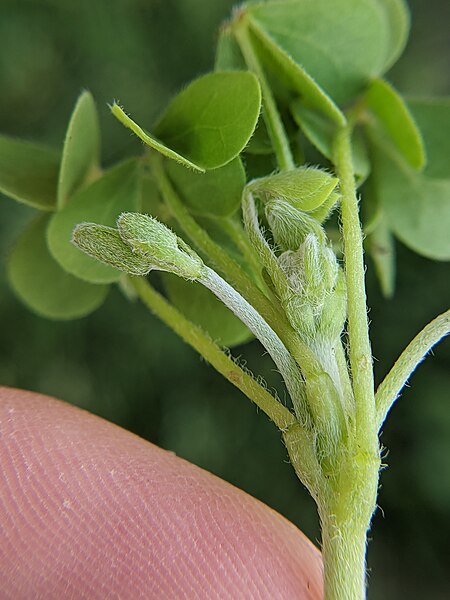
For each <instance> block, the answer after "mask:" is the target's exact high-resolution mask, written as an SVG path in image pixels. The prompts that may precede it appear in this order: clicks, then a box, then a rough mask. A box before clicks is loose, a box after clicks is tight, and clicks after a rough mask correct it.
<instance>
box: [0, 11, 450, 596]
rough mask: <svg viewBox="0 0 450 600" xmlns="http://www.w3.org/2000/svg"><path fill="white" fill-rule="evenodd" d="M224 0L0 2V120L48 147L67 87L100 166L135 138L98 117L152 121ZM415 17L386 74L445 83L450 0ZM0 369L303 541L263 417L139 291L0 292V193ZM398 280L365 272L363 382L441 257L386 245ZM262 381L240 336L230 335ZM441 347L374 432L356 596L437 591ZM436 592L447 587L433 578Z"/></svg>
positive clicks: (444, 409)
mask: <svg viewBox="0 0 450 600" xmlns="http://www.w3.org/2000/svg"><path fill="white" fill-rule="evenodd" d="M232 5H233V2H232V1H229V0H228V1H227V0H145V1H144V0H129V1H119V0H108V1H103V0H95V1H93V0H89V1H87V0H80V1H78V2H75V1H73V2H71V1H69V0H65V1H64V0H47V1H45V0H42V1H40V2H38V1H32V0H28V1H27V0H11V1H8V0H0V90H1V94H0V131H1V132H3V133H8V134H11V135H16V136H21V137H25V138H28V139H32V140H43V141H46V142H48V143H50V144H52V145H54V146H55V147H59V146H60V145H61V142H62V139H63V136H64V130H65V125H66V123H67V119H68V117H69V115H70V112H71V109H72V106H73V104H74V102H75V99H76V97H77V96H78V94H79V92H80V90H81V89H83V88H88V89H90V90H91V91H92V92H93V94H94V96H95V98H96V101H97V103H98V107H99V111H100V118H101V126H102V133H103V163H104V165H108V164H110V163H111V162H113V161H116V160H118V159H119V158H121V157H123V156H125V155H129V154H131V153H136V152H137V151H139V150H140V147H139V143H138V142H137V141H136V140H134V139H133V138H131V137H130V135H129V134H128V132H127V131H126V130H125V129H124V128H123V127H121V126H120V125H119V124H118V123H117V122H116V121H115V120H114V119H113V118H112V117H111V116H110V114H109V111H108V107H107V103H110V102H111V101H112V100H113V99H118V100H120V102H122V103H123V104H124V105H125V106H126V107H127V109H128V110H130V111H131V112H132V114H133V115H134V117H135V118H136V120H137V121H138V122H142V123H143V124H147V125H150V124H151V123H152V121H153V120H154V118H155V117H156V116H157V114H158V112H159V111H160V110H161V109H162V107H163V106H164V104H165V103H166V102H167V100H168V99H169V98H170V96H171V95H172V94H173V93H174V92H175V91H176V90H177V89H178V88H179V87H180V86H181V85H183V84H184V83H186V82H188V81H189V80H190V79H192V78H193V77H195V76H196V75H198V74H200V73H204V72H206V71H207V70H208V69H210V68H211V67H212V64H213V57H214V50H213V47H214V40H215V35H216V34H215V31H216V29H217V26H218V24H219V22H220V21H221V20H222V19H223V18H224V17H226V15H227V14H228V12H229V9H230V7H231V6H232ZM410 6H411V10H412V14H413V29H412V35H411V41H410V44H409V46H408V48H407V51H406V53H405V55H404V57H403V58H402V59H401V61H400V63H399V64H398V65H397V66H396V67H395V69H394V71H393V72H392V73H391V74H390V79H391V80H392V81H393V82H394V83H395V84H396V85H397V87H399V88H400V89H401V90H402V91H405V92H408V93H411V94H420V95H424V94H430V93H435V94H449V93H450V69H449V56H450V38H449V36H448V23H449V22H450V5H449V3H448V2H447V1H446V0H443V1H438V0H432V1H431V0H428V1H427V2H424V1H423V0H422V1H420V0H414V1H413V0H411V2H410ZM0 203H1V204H0V252H1V262H0V327H1V337H0V383H1V384H6V385H11V386H17V387H22V388H26V389H31V390H37V391H40V392H45V393H48V394H52V395H54V396H57V397H59V398H61V399H64V400H67V401H69V402H72V403H74V404H77V405H79V406H82V407H84V408H87V409H88V410H90V411H92V412H94V413H97V414H99V415H102V416H104V417H106V418H107V419H109V420H111V421H114V422H116V423H119V424H120V425H122V426H123V427H125V428H127V429H130V430H132V431H134V432H136V433H138V434H139V435H141V436H143V437H145V438H147V439H149V440H151V441H153V442H155V443H157V444H159V445H161V446H162V447H164V448H168V449H171V450H174V451H175V452H176V453H177V454H179V455H180V456H183V457H184V458H187V459H189V460H191V461H193V462H195V463H196V464H198V465H201V466H203V467H205V468H206V469H208V470H210V471H212V472H214V473H216V474H218V475H220V476H221V477H223V478H224V479H226V480H228V481H230V482H232V483H234V484H235V485H237V486H239V487H241V488H242V489H244V490H246V491H248V492H249V493H251V494H253V495H255V496H256V497H258V498H260V499H261V500H263V501H264V502H266V503H267V504H269V505H270V506H272V507H274V508H276V509H277V510H279V511H280V512H281V513H283V514H284V515H286V516H287V517H288V518H289V519H291V520H292V521H294V522H295V523H296V524H297V525H299V526H300V527H301V528H302V529H303V530H304V531H305V532H306V533H307V534H308V535H309V536H310V537H311V538H312V539H313V540H317V539H318V535H319V533H318V524H317V518H316V514H315V508H314V505H313V503H312V501H311V500H310V499H309V497H308V495H307V494H306V492H305V491H304V490H302V488H301V486H300V485H299V484H298V483H297V481H296V479H295V476H294V474H293V471H292V469H291V467H290V466H289V464H288V463H287V460H286V453H285V450H284V448H283V446H282V444H281V443H280V440H279V435H278V433H277V431H276V430H275V428H274V427H273V426H272V425H271V424H270V423H269V422H268V421H267V419H266V418H265V417H264V415H261V414H257V412H256V410H255V409H254V407H253V406H252V405H251V404H250V402H248V401H247V400H246V399H245V398H244V397H243V396H242V395H241V394H240V393H239V392H238V391H236V390H235V389H234V388H233V387H231V386H230V385H229V384H228V383H227V382H225V381H224V380H222V379H221V378H220V376H218V375H217V374H216V373H215V372H214V371H213V370H212V369H211V368H208V367H207V366H206V365H205V364H204V363H203V362H202V360H200V359H199V357H198V356H197V355H196V354H195V353H194V352H193V351H192V350H190V349H189V348H188V347H186V346H185V345H183V344H182V343H181V342H180V341H179V340H178V339H177V338H176V337H175V336H174V335H173V334H172V333H171V332H169V331H168V330H167V329H166V328H165V327H164V326H163V325H162V324H160V323H159V322H158V321H157V320H155V319H154V318H153V317H152V316H151V315H149V314H148V313H147V312H146V311H145V310H144V308H143V307H142V306H140V305H139V304H136V305H134V304H130V303H129V302H127V301H126V300H125V299H124V298H123V297H122V296H121V295H120V294H119V293H118V292H117V291H116V290H112V291H111V293H110V295H109V297H108V300H107V302H106V304H105V305H104V306H103V307H102V308H101V309H100V310H98V311H97V312H96V313H95V314H93V315H91V316H90V317H88V318H85V319H82V320H79V321H72V322H59V323H58V322H51V321H46V320H44V319H41V318H39V317H36V316H34V315H33V314H31V313H30V312H28V310H27V309H26V308H25V307H23V306H22V305H21V304H20V303H19V302H18V301H17V300H16V299H15V298H14V297H13V295H12V294H11V292H10V290H9V288H8V286H7V284H6V282H5V266H4V265H5V259H6V256H7V253H8V248H9V246H10V243H11V241H12V240H13V239H14V236H15V235H16V233H17V231H18V230H19V229H20V228H21V226H23V224H24V222H26V221H27V220H28V219H29V218H30V216H31V214H32V212H33V211H31V210H30V209H27V208H25V207H24V206H20V205H17V204H14V203H13V202H12V201H10V200H8V199H6V198H0ZM398 271H399V275H398V284H397V293H396V296H395V298H394V300H392V301H386V300H384V299H383V298H382V297H381V296H380V294H379V291H378V288H377V285H376V283H375V281H374V278H373V271H372V266H371V265H369V269H368V289H369V304H370V307H371V310H370V319H371V322H372V327H371V329H372V339H373V347H374V356H375V358H376V363H375V366H376V375H377V379H378V380H379V378H380V377H381V376H382V375H383V374H384V373H385V372H386V371H387V369H388V368H389V366H390V365H391V364H392V362H393V360H394V359H395V358H396V356H397V355H398V353H399V352H400V351H401V349H402V348H403V347H404V345H405V344H406V343H407V342H408V341H409V340H410V339H411V337H413V335H414V334H415V333H416V332H417V331H418V330H419V329H420V328H421V327H422V326H423V325H424V324H425V323H426V322H428V321H429V320H430V319H431V318H433V316H435V315H436V314H437V313H438V312H442V311H443V310H445V309H446V308H447V304H448V303H449V296H450V294H449V291H450V283H449V270H448V265H445V264H442V263H434V262H431V261H429V260H425V259H423V258H420V257H418V256H416V255H414V254H412V253H411V252H409V251H408V250H407V249H405V248H404V247H401V246H400V245H399V247H398ZM237 353H238V354H242V355H243V356H245V357H246V358H247V361H248V366H249V367H250V368H252V367H253V368H254V369H255V370H257V371H258V372H262V373H264V374H265V376H266V378H267V379H268V381H269V382H271V381H272V379H273V374H272V372H271V369H272V364H271V362H270V361H269V359H268V358H267V356H263V355H262V350H261V347H260V346H259V345H258V344H257V343H252V344H250V345H247V346H245V347H242V348H239V349H237ZM449 363H450V344H449V343H447V344H445V343H444V344H443V345H441V346H440V347H438V348H437V349H436V351H435V352H434V356H433V357H432V358H429V359H428V361H427V362H426V364H424V365H422V366H421V367H420V370H419V371H418V373H417V374H416V375H415V376H414V377H413V378H412V382H411V383H412V388H411V389H406V390H405V391H404V393H403V395H402V398H401V400H400V401H399V403H398V405H397V406H396V407H395V409H394V410H393V411H392V414H391V415H390V418H389V421H388V423H387V426H386V428H385V432H384V434H383V436H382V443H383V445H384V446H386V448H387V449H386V451H385V453H384V454H385V462H386V463H387V464H388V467H389V468H388V469H387V470H386V471H385V472H384V473H383V476H382V487H381V490H380V497H379V505H380V507H381V508H380V510H378V512H377V514H376V517H375V520H374V528H373V533H372V537H373V541H372V542H371V545H370V551H369V568H370V570H371V571H372V570H373V579H372V576H371V587H370V593H369V598H370V599H371V600H377V599H381V598H383V599H387V600H389V599H394V598H395V599H397V598H402V599H403V598H411V599H415V598H433V599H435V600H438V599H444V598H448V588H447V590H446V578H448V571H447V572H446V567H447V566H448V565H446V558H448V556H447V557H446V552H448V545H449V544H448V540H449V534H450V527H449V507H450V405H449V395H450V394H449ZM446 592H447V593H446Z"/></svg>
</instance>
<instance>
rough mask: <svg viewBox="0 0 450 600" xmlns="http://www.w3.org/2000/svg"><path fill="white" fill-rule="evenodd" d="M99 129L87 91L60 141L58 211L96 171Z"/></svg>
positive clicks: (77, 105)
mask: <svg viewBox="0 0 450 600" xmlns="http://www.w3.org/2000/svg"><path fill="white" fill-rule="evenodd" d="M99 157H100V130H99V124H98V117H97V109H96V107H95V103H94V99H93V97H92V95H91V94H90V92H88V91H85V92H83V93H82V94H81V96H80V97H79V98H78V101H77V103H76V105H75V108H74V110H73V113H72V116H71V117H70V121H69V126H68V128H67V132H66V138H65V140H64V146H63V152H62V158H61V167H60V171H59V180H58V209H61V208H63V207H64V206H65V205H66V204H67V202H68V200H69V199H70V197H71V196H72V195H73V194H74V193H75V192H76V191H77V190H78V189H79V188H80V187H81V186H82V185H83V184H85V183H87V182H89V180H91V179H92V178H93V177H95V176H96V174H97V173H98V170H99Z"/></svg>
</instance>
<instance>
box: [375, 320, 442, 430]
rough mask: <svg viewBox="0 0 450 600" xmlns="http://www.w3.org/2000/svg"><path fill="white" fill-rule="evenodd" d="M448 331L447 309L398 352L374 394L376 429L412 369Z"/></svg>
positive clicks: (381, 423) (382, 421)
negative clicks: (398, 354) (392, 364)
mask: <svg viewBox="0 0 450 600" xmlns="http://www.w3.org/2000/svg"><path fill="white" fill-rule="evenodd" d="M449 333H450V310H447V311H446V312H444V313H442V314H441V315H439V316H438V317H436V318H435V319H433V321H431V323H428V325H427V326H426V327H424V328H423V329H422V331H421V332H420V333H418V334H417V335H416V337H415V338H414V339H413V340H412V341H411V342H410V343H409V344H408V346H407V347H406V348H405V349H404V350H403V352H402V353H401V354H400V356H399V358H398V359H397V361H396V362H395V364H394V366H393V367H392V369H391V370H390V371H389V373H388V374H387V375H386V377H385V378H384V380H383V382H382V383H381V384H380V385H379V387H378V390H377V393H376V396H375V400H376V407H377V427H378V429H379V428H380V427H381V426H382V425H383V423H384V420H385V419H386V416H387V414H388V412H389V410H390V409H391V408H392V405H393V404H394V402H395V400H396V399H397V397H398V395H399V393H400V392H401V390H402V388H403V386H404V385H405V383H406V382H407V380H408V378H409V377H410V375H411V374H412V373H413V371H414V369H415V368H416V367H417V366H418V365H419V364H420V363H421V362H422V360H423V359H424V358H425V356H426V355H427V354H428V352H429V351H430V350H431V349H432V348H433V346H434V345H435V344H437V343H438V342H439V341H440V340H441V339H442V338H443V337H444V336H446V335H448V334H449Z"/></svg>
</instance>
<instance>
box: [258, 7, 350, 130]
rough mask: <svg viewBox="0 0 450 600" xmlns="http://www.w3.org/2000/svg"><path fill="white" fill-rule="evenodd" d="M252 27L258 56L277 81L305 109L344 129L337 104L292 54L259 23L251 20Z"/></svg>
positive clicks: (343, 121) (342, 117)
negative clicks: (319, 114)
mask: <svg viewBox="0 0 450 600" xmlns="http://www.w3.org/2000/svg"><path fill="white" fill-rule="evenodd" d="M267 6H269V5H267ZM271 6H272V5H271ZM249 25H250V30H251V32H252V34H253V36H254V38H255V41H256V42H257V43H258V44H259V47H258V54H260V55H261V58H262V59H263V61H264V62H265V64H266V66H268V67H269V70H271V72H272V73H273V74H274V75H275V77H276V78H277V79H280V80H281V83H283V84H284V85H286V86H287V87H288V88H289V89H290V90H292V91H293V92H294V93H296V94H298V95H300V96H301V97H302V99H303V101H304V103H305V104H306V105H308V106H311V107H314V108H315V109H316V110H318V111H319V112H321V113H323V114H324V115H326V116H327V117H328V118H329V119H331V120H332V121H333V122H335V123H336V124H337V125H343V124H344V123H345V117H344V115H343V114H342V113H341V111H340V110H339V108H338V107H337V106H336V104H335V103H334V101H333V100H332V99H331V98H330V97H329V96H328V95H327V94H326V93H325V91H324V90H323V89H322V88H321V87H320V86H319V85H317V83H316V81H315V80H314V79H313V78H312V77H311V75H310V74H309V73H307V72H306V71H305V69H304V68H303V66H302V65H300V64H299V63H298V62H295V60H293V58H292V56H291V55H290V53H289V51H286V50H285V49H284V48H283V47H282V46H279V45H278V44H277V43H276V42H275V40H274V39H273V38H272V37H271V35H270V34H269V33H268V32H267V31H266V30H265V29H264V27H261V25H260V23H259V22H258V21H256V20H254V19H253V18H251V19H249Z"/></svg>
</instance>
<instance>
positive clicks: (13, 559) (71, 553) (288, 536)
mask: <svg viewBox="0 0 450 600" xmlns="http://www.w3.org/2000/svg"><path fill="white" fill-rule="evenodd" d="M0 427H1V439H0V464H2V476H1V481H0V507H1V509H0V523H1V529H2V537H3V540H4V541H3V543H2V544H1V545H0V576H1V579H2V581H3V591H4V593H6V596H5V598H29V597H45V598H62V597H64V598H82V597H88V598H110V597H111V598H130V599H131V598H133V599H134V598H148V599H151V598H158V599H159V598H171V599H177V598H189V599H191V598H192V599H195V598H198V599H202V600H203V599H208V598H211V599H212V598H261V599H263V598H264V599H265V598H271V599H273V598H283V599H284V598H286V599H290V598H296V599H304V600H312V599H319V598H322V594H323V587H322V577H323V575H322V561H321V557H320V553H319V551H318V550H317V549H316V548H315V547H314V546H313V545H312V544H311V542H310V541H309V540H308V539H307V538H306V537H305V536H304V535H303V534H302V533H301V532H300V531H299V530H298V529H297V528H296V527H295V526H294V525H292V524H291V523H289V522H288V521H287V520H286V519H284V518H283V517H281V516H280V515H279V514H277V513H276V512H275V511H273V510H271V509H269V508H268V507H267V506H265V505H264V504H262V503H260V502H259V501H257V500H256V499H254V498H252V497H251V496H249V495H247V494H246V493H244V492H242V491H241V490H238V489H237V488H235V487H233V486H231V485H230V484H228V483H226V482H225V481H222V480H221V479H219V478H217V477H215V476H214V475H211V474H210V473H207V472H206V471H204V470H202V469H200V468H198V467H196V466H194V465H192V464H190V463H188V462H186V461H184V460H182V459H180V458H178V457H176V456H175V455H173V454H172V453H170V452H167V451H164V450H162V449H160V448H158V447H156V446H154V445H152V444H150V443H148V442H146V441H144V440H142V439H140V438H138V437H136V436H134V435H133V434H130V433H129V432H126V431H125V430H123V429H121V428H119V427H117V426H115V425H112V424H111V423H108V422H107V421H104V420H102V419H100V418H98V417H95V416H93V415H91V414H89V413H86V412H84V411H82V410H80V409H77V408H74V407H72V406H69V405H67V404H64V403H62V402H59V401H57V400H54V399H52V398H49V397H47V396H42V395H39V394H35V393H32V392H23V391H19V390H13V389H9V388H0ZM5 590H6V592H5Z"/></svg>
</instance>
